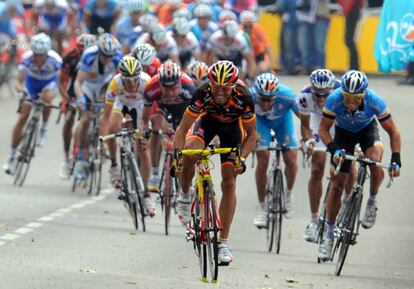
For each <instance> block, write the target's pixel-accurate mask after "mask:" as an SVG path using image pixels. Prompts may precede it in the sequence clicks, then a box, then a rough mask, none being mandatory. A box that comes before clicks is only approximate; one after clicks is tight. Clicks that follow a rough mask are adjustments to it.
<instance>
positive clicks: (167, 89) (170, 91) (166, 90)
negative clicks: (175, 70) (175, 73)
mask: <svg viewBox="0 0 414 289" xmlns="http://www.w3.org/2000/svg"><path fill="white" fill-rule="evenodd" d="M180 90H181V84H180V83H177V84H176V85H174V86H163V85H161V93H162V95H163V96H164V98H166V99H170V100H172V99H176V98H177V97H178V96H179V95H180Z"/></svg>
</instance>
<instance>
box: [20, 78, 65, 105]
mask: <svg viewBox="0 0 414 289" xmlns="http://www.w3.org/2000/svg"><path fill="white" fill-rule="evenodd" d="M25 88H26V91H27V93H28V94H29V96H30V99H32V100H38V99H39V94H40V93H42V92H44V91H46V90H52V91H53V92H55V93H57V92H58V89H57V83H56V77H53V78H51V79H48V80H39V79H34V78H32V77H30V76H28V77H26V81H25Z"/></svg>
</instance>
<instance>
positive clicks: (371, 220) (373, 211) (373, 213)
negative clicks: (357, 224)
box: [361, 200, 377, 229]
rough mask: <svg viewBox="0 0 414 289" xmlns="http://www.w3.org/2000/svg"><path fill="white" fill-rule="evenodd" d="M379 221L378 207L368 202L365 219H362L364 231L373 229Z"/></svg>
mask: <svg viewBox="0 0 414 289" xmlns="http://www.w3.org/2000/svg"><path fill="white" fill-rule="evenodd" d="M376 219H377V206H376V205H375V204H373V203H370V202H369V200H368V202H367V207H366V209H365V214H364V217H363V218H362V221H361V225H362V227H363V228H364V229H371V228H372V227H373V226H374V225H375V220H376Z"/></svg>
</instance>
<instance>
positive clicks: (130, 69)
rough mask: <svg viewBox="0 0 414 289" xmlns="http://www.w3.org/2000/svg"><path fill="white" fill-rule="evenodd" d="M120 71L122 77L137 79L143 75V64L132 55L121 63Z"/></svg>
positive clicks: (124, 58) (125, 57)
mask: <svg viewBox="0 0 414 289" xmlns="http://www.w3.org/2000/svg"><path fill="white" fill-rule="evenodd" d="M118 68H119V71H120V72H121V75H122V77H126V78H131V77H137V76H139V75H140V74H141V69H142V68H141V63H139V61H138V60H137V59H136V58H135V57H133V56H130V55H127V56H124V57H123V58H122V59H121V61H120V62H119V66H118Z"/></svg>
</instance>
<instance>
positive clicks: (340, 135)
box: [331, 119, 383, 173]
mask: <svg viewBox="0 0 414 289" xmlns="http://www.w3.org/2000/svg"><path fill="white" fill-rule="evenodd" d="M334 141H335V142H336V143H337V144H338V145H339V147H340V148H342V149H345V151H346V153H347V154H351V155H353V154H354V148H355V145H356V144H358V143H359V145H360V146H361V150H362V152H363V153H365V152H366V151H367V149H369V148H370V147H372V146H374V145H375V146H377V145H378V146H382V145H383V144H382V141H381V136H380V134H379V130H378V123H377V121H376V120H375V119H374V120H373V121H372V122H371V123H370V124H369V125H367V126H366V127H364V128H363V129H361V130H360V131H358V132H350V131H348V130H346V129H343V128H340V127H338V126H335V138H334ZM351 163H352V162H351V161H344V163H343V164H342V166H341V172H343V173H348V172H349V169H350V168H351ZM331 164H332V165H334V164H333V162H332V157H331Z"/></svg>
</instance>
